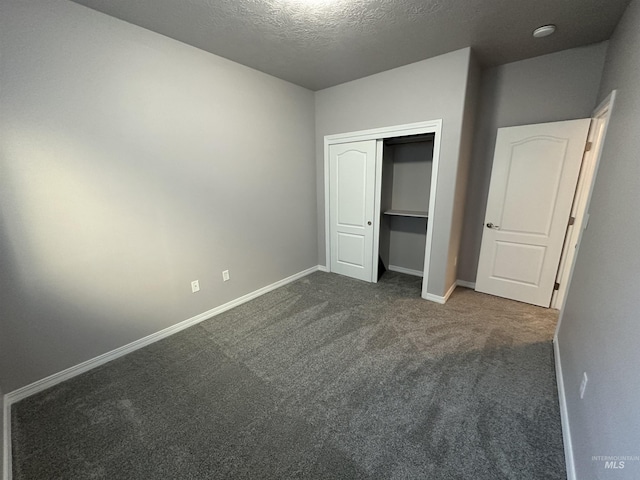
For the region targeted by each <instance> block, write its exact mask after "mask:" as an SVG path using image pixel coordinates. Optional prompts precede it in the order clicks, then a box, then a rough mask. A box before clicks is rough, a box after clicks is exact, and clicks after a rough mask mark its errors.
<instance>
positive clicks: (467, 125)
mask: <svg viewBox="0 0 640 480" xmlns="http://www.w3.org/2000/svg"><path fill="white" fill-rule="evenodd" d="M481 78H482V77H481V69H480V65H479V63H478V62H477V60H476V58H475V56H474V55H472V56H471V61H470V62H469V75H468V80H467V86H466V90H465V101H464V111H463V117H462V136H461V138H460V161H459V166H458V172H457V178H456V187H455V194H454V200H453V213H452V219H451V235H450V240H449V251H448V257H447V273H446V285H447V287H449V286H452V285H453V284H454V283H455V282H456V280H457V279H458V256H459V252H460V245H461V243H462V234H463V229H464V214H465V206H466V198H467V191H468V184H469V171H470V166H471V157H472V153H473V135H474V131H475V128H476V124H477V121H478V120H477V118H476V117H477V112H478V104H479V97H480V82H481Z"/></svg>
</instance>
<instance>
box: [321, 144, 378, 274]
mask: <svg viewBox="0 0 640 480" xmlns="http://www.w3.org/2000/svg"><path fill="white" fill-rule="evenodd" d="M329 162H330V164H329V175H330V182H329V196H330V198H329V205H330V229H331V271H332V272H335V273H339V274H341V275H346V276H349V277H353V278H357V279H360V280H365V281H367V282H370V281H372V268H373V242H374V238H373V233H374V225H373V222H374V220H375V219H374V203H375V202H374V193H375V176H376V173H375V167H376V141H375V140H367V141H363V142H352V143H341V144H337V145H331V146H330V148H329Z"/></svg>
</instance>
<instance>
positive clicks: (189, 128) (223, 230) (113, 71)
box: [0, 0, 318, 392]
mask: <svg viewBox="0 0 640 480" xmlns="http://www.w3.org/2000/svg"><path fill="white" fill-rule="evenodd" d="M1 9H2V10H1V12H0V13H1V15H0V18H1V19H2V20H1V22H2V23H1V25H0V45H2V49H3V51H2V57H1V62H2V63H1V68H0V75H1V76H0V81H1V83H2V89H1V91H0V102H1V112H2V122H1V124H0V125H1V126H0V129H1V130H0V173H1V174H0V237H1V238H0V262H1V265H0V295H1V296H2V297H1V298H0V309H1V311H0V322H2V324H1V325H0V326H1V331H2V335H0V386H1V388H2V389H3V391H5V392H7V391H12V390H14V389H16V388H18V387H21V386H24V385H26V384H28V383H31V382H33V381H35V380H38V379H41V378H43V377H45V376H47V375H49V374H52V373H54V372H58V371H60V370H63V369H65V368H67V367H70V366H73V365H76V364H78V363H80V362H82V361H85V360H87V359H90V358H93V357H95V356H97V355H100V354H102V353H105V352H107V351H110V350H112V349H114V348H117V347H120V346H122V345H125V344H127V343H129V342H131V341H134V340H137V339H139V338H141V337H144V336H146V335H148V334H151V333H153V332H156V331H158V330H160V329H163V328H165V327H168V326H170V325H172V324H175V323H177V322H180V321H183V320H185V319H188V318H190V317H192V316H194V315H197V314H199V313H202V312H204V311H207V310H209V309H211V308H213V307H216V306H218V305H221V304H223V303H225V302H228V301H230V300H232V299H235V298H238V297H240V296H241V295H243V294H246V293H248V292H251V291H254V290H256V289H258V288H260V287H263V286H265V285H268V284H270V283H273V282H275V281H277V280H281V279H283V278H285V277H287V276H289V275H292V274H294V273H297V272H300V271H302V270H304V269H306V268H309V267H312V266H315V265H317V263H318V261H317V251H318V246H317V230H316V224H317V221H316V191H315V189H316V184H315V168H316V159H315V156H314V141H315V139H314V96H313V93H312V92H310V91H308V90H305V89H303V88H300V87H297V86H294V85H292V84H289V83H286V82H284V81H281V80H278V79H276V78H274V77H270V76H268V75H265V74H262V73H259V72H257V71H255V70H251V69H249V68H246V67H243V66H240V65H238V64H235V63H233V62H230V61H228V60H225V59H222V58H220V57H216V56H214V55H211V54H209V53H205V52H203V51H201V50H198V49H196V48H193V47H189V46H187V45H184V44H181V43H179V42H176V41H174V40H171V39H169V38H167V37H164V36H161V35H157V34H155V33H152V32H150V31H147V30H144V29H142V28H138V27H135V26H133V25H130V24H127V23H125V22H122V21H119V20H115V19H113V18H111V17H108V16H106V15H103V14H100V13H97V12H95V11H93V10H90V9H87V8H85V7H81V6H79V5H77V4H74V3H71V2H66V1H63V0H33V1H29V2H23V1H18V0H5V1H3V2H2V6H1ZM224 269H230V273H231V281H229V282H226V283H224V284H223V283H222V276H221V271H222V270H224ZM194 279H199V280H200V286H201V291H200V292H199V293H197V294H192V293H191V290H190V281H191V280H194Z"/></svg>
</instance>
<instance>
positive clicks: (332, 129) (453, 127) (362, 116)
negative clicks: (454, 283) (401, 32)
mask: <svg viewBox="0 0 640 480" xmlns="http://www.w3.org/2000/svg"><path fill="white" fill-rule="evenodd" d="M470 56H471V50H470V49H468V48H466V49H462V50H458V51H455V52H452V53H448V54H446V55H441V56H439V57H435V58H431V59H429V60H423V61H421V62H417V63H414V64H411V65H407V66H404V67H400V68H396V69H393V70H389V71H387V72H382V73H379V74H376V75H372V76H370V77H366V78H362V79H360V80H355V81H353V82H348V83H345V84H342V85H338V86H335V87H331V88H328V89H325V90H321V91H318V92H316V94H315V97H316V158H317V166H316V172H317V194H318V256H319V261H320V263H321V264H325V262H326V258H325V229H324V218H325V217H324V154H323V139H324V136H325V135H330V134H336V133H345V132H352V131H357V130H365V129H370V128H377V127H387V126H392V125H400V124H406V123H412V122H420V121H425V120H433V119H438V118H441V119H442V120H443V133H442V142H441V150H440V167H439V168H440V171H439V176H440V177H439V186H438V191H437V198H436V205H435V211H434V212H432V217H431V219H430V220H431V221H432V222H433V225H434V237H433V249H432V257H431V269H432V277H431V278H430V279H429V293H433V294H434V295H443V294H444V292H445V290H446V288H447V287H448V285H446V277H447V271H448V270H451V269H452V268H453V266H452V265H450V264H449V263H448V258H449V255H448V252H449V241H450V234H451V225H452V218H453V210H454V195H455V188H456V181H457V169H458V160H459V154H460V139H461V135H462V120H463V110H464V102H465V92H466V87H467V76H468V70H469V63H470ZM432 210H433V209H432Z"/></svg>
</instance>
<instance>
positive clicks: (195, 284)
mask: <svg viewBox="0 0 640 480" xmlns="http://www.w3.org/2000/svg"><path fill="white" fill-rule="evenodd" d="M199 291H200V282H199V281H198V280H194V281H193V282H191V293H196V292H199Z"/></svg>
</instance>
